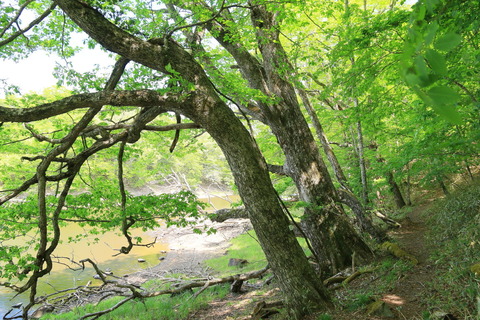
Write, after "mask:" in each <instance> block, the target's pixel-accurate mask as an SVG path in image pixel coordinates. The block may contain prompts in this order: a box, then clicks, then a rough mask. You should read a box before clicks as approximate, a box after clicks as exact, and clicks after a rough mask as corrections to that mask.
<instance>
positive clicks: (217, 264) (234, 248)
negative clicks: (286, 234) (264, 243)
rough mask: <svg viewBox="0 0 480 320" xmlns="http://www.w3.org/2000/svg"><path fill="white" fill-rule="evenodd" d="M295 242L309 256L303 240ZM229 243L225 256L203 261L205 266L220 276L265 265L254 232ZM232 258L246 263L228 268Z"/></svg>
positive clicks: (263, 255) (265, 260) (256, 268)
mask: <svg viewBox="0 0 480 320" xmlns="http://www.w3.org/2000/svg"><path fill="white" fill-rule="evenodd" d="M297 240H298V242H299V243H300V245H301V246H302V248H303V249H304V251H305V253H306V254H307V255H309V254H310V251H309V250H308V249H307V245H306V243H305V239H302V238H297ZM231 243H232V245H231V246H230V247H229V248H228V251H227V254H226V255H224V256H221V257H217V258H213V259H210V260H207V261H205V263H206V265H207V266H208V267H210V268H211V269H213V270H214V271H215V272H216V273H218V274H220V275H228V274H236V273H239V272H242V273H244V272H249V271H253V270H258V269H261V268H263V267H265V266H266V265H267V259H266V258H265V254H264V253H263V251H262V248H261V247H260V244H259V243H258V240H257V236H256V235H255V232H254V231H249V232H247V233H245V234H242V235H240V236H238V237H236V238H234V239H232V240H231ZM232 258H237V259H245V260H247V261H248V263H247V264H246V265H244V266H243V267H231V266H228V261H229V260H230V259H232Z"/></svg>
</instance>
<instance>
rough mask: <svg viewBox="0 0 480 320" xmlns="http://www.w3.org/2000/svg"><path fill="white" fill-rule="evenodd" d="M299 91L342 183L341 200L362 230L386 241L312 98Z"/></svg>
mask: <svg viewBox="0 0 480 320" xmlns="http://www.w3.org/2000/svg"><path fill="white" fill-rule="evenodd" d="M298 93H299V95H300V98H301V99H302V101H303V105H304V107H305V109H306V110H307V113H308V115H309V116H310V119H311V121H312V124H313V127H314V128H315V131H316V132H317V137H318V140H319V141H320V143H321V145H322V148H323V152H324V153H325V154H326V156H327V159H328V161H329V162H330V165H331V166H332V169H333V172H334V174H335V177H336V179H337V181H338V183H339V184H340V189H339V190H337V192H338V194H339V199H340V201H341V202H342V203H343V204H346V205H347V206H348V207H350V209H352V212H353V213H354V215H355V224H356V226H357V227H358V228H359V229H360V230H361V231H362V232H366V233H368V234H370V235H371V236H372V237H374V238H375V239H376V240H378V241H384V239H385V238H386V234H385V233H384V232H382V231H381V230H380V229H378V228H376V227H375V226H374V225H373V222H372V219H371V218H370V216H369V215H368V213H367V212H366V210H365V208H364V206H363V205H362V203H361V202H360V201H359V200H358V198H357V197H356V196H355V194H354V193H353V192H352V189H351V188H350V186H349V184H348V181H347V177H346V176H345V174H344V173H343V170H342V167H341V166H340V163H339V162H338V159H337V157H336V156H335V152H334V151H333V149H332V147H331V146H330V143H329V141H328V139H327V136H326V135H325V132H324V131H323V127H322V125H321V123H320V121H319V119H318V117H317V114H316V113H315V110H314V109H313V107H312V105H311V104H310V99H309V98H308V96H307V94H306V93H305V91H304V90H302V89H299V90H298Z"/></svg>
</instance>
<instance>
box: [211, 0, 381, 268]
mask: <svg viewBox="0 0 480 320" xmlns="http://www.w3.org/2000/svg"><path fill="white" fill-rule="evenodd" d="M252 4H253V6H252V7H251V20H252V23H253V25H254V27H255V29H256V37H257V44H258V47H259V49H260V52H261V54H262V57H263V59H262V61H261V62H260V61H259V60H257V58H255V57H254V56H253V55H251V54H250V53H249V52H248V50H247V49H245V48H244V47H243V46H242V44H241V43H240V42H238V41H235V42H232V41H231V39H237V37H236V36H235V35H233V34H232V33H233V32H235V31H232V29H231V28H230V27H229V26H228V25H227V24H222V22H213V21H212V22H210V23H208V24H207V28H208V29H209V30H210V32H211V34H212V35H213V36H214V37H215V38H216V39H217V41H218V42H219V43H220V44H221V45H222V46H223V47H224V48H225V49H226V50H227V51H228V52H229V53H230V54H231V55H232V56H233V58H234V59H235V60H236V62H237V64H238V67H239V70H240V72H241V74H242V76H243V77H244V78H245V79H246V80H247V81H248V83H249V86H250V87H251V88H253V89H257V90H260V91H261V92H262V93H263V94H265V95H266V96H268V97H271V100H273V101H275V102H271V103H268V102H266V101H265V99H262V100H258V101H257V105H258V107H259V109H260V111H261V113H262V115H263V119H265V122H266V124H267V125H268V126H269V127H270V128H271V130H272V132H273V134H274V135H275V136H276V137H277V140H278V142H279V145H280V146H281V148H282V150H283V153H284V154H285V158H286V161H285V165H284V169H285V171H286V174H287V175H289V176H290V177H292V179H293V180H294V182H295V184H296V186H297V189H298V191H299V197H300V199H301V200H302V201H304V202H306V203H308V204H309V206H308V207H307V208H305V217H306V223H305V224H304V226H305V228H306V231H307V232H306V233H307V236H309V237H310V240H311V242H312V245H313V248H314V251H315V254H316V255H317V256H318V257H322V258H321V260H322V262H321V263H320V267H321V270H322V271H323V272H324V273H325V274H330V273H332V272H333V271H335V270H338V269H341V268H344V267H346V266H348V265H350V262H351V259H352V255H353V252H356V253H357V257H358V261H361V260H367V259H369V258H371V257H372V252H371V251H370V250H369V248H368V246H367V245H366V244H365V242H364V241H363V240H362V239H361V238H360V237H359V235H358V234H357V233H356V232H355V230H354V229H353V228H352V226H351V225H350V223H349V221H348V220H347V217H346V215H345V213H344V211H343V209H342V208H341V206H339V205H338V203H337V202H338V197H337V195H336V192H335V189H334V186H333V183H332V181H331V179H330V176H329V174H328V171H327V168H326V167H325V164H324V162H323V160H322V159H321V157H320V154H319V150H318V148H317V146H316V142H315V140H314V138H313V135H312V133H311V131H310V128H309V127H308V124H307V122H306V120H305V118H304V116H303V114H302V113H301V110H300V106H299V104H298V100H297V97H296V92H295V88H294V87H293V85H292V84H291V82H290V81H289V78H290V77H291V74H292V66H291V65H290V63H289V61H288V59H287V54H286V52H285V51H284V49H283V47H282V45H281V43H280V39H279V25H278V21H277V19H276V18H277V17H276V14H275V13H272V12H269V11H267V9H266V7H265V6H264V5H262V4H257V3H252ZM222 18H224V19H225V20H227V21H230V22H233V20H232V18H231V16H230V15H229V14H227V13H225V14H224V15H223V16H222ZM336 233H339V234H336ZM340 233H341V234H340ZM345 239H352V241H350V242H346V241H344V240H345Z"/></svg>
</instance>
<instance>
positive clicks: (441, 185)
mask: <svg viewBox="0 0 480 320" xmlns="http://www.w3.org/2000/svg"><path fill="white" fill-rule="evenodd" d="M437 182H438V184H439V185H440V188H441V189H442V191H443V194H444V195H445V196H447V197H448V196H449V195H450V191H448V188H447V186H446V185H445V182H443V178H442V177H440V176H438V177H437Z"/></svg>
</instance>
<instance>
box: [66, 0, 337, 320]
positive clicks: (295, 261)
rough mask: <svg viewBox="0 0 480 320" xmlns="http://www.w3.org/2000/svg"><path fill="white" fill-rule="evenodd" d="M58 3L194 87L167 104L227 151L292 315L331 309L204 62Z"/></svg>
mask: <svg viewBox="0 0 480 320" xmlns="http://www.w3.org/2000/svg"><path fill="white" fill-rule="evenodd" d="M57 3H58V5H59V6H60V7H61V8H62V10H63V11H65V12H66V13H67V14H68V15H69V17H70V18H71V19H72V20H73V21H74V22H75V23H76V24H77V25H78V26H79V27H80V28H81V29H83V30H84V31H85V32H87V33H88V34H89V35H90V36H91V37H92V38H93V39H95V40H96V41H97V42H99V43H100V44H101V45H102V46H104V47H105V48H106V49H108V50H110V51H114V52H117V53H119V54H121V55H123V56H125V57H126V58H128V59H131V60H134V61H136V62H139V63H141V64H143V65H145V66H147V67H150V68H152V69H155V70H159V71H161V72H164V73H167V74H169V70H167V69H168V68H167V66H168V65H169V66H170V68H172V69H173V70H175V71H176V72H177V73H179V74H180V75H181V76H182V77H183V78H184V79H186V80H187V81H190V82H191V83H192V84H193V85H194V86H195V90H194V91H190V92H189V93H187V95H186V99H185V101H183V103H182V104H175V103H173V102H172V103H171V104H169V103H166V104H165V105H164V108H165V109H166V110H171V111H175V112H178V113H181V114H183V115H185V116H187V117H189V118H191V119H192V120H193V121H194V122H196V123H198V124H199V125H201V126H202V127H204V128H205V129H206V130H207V131H208V132H209V133H210V135H211V136H212V137H213V138H214V139H215V141H216V142H217V143H218V145H219V146H220V148H221V149H222V151H223V153H224V154H225V156H226V158H227V160H228V163H229V165H230V167H231V169H232V173H233V175H234V178H235V183H236V184H237V186H238V189H239V193H240V196H241V197H242V200H243V202H244V203H245V207H246V209H247V210H248V211H249V214H250V220H251V222H252V224H253V226H254V228H255V231H256V232H257V235H258V238H259V241H260V244H261V245H262V248H263V250H264V251H265V255H266V257H267V259H268V261H269V264H270V265H271V268H272V270H273V272H274V273H275V275H276V277H277V279H278V282H279V286H280V287H281V289H282V292H283V294H284V296H285V300H286V305H287V307H288V308H289V311H290V312H291V313H292V317H293V318H295V319H300V318H301V317H303V316H305V315H307V314H309V313H311V312H312V311H313V310H315V309H318V308H319V307H320V308H324V307H326V306H327V305H328V304H329V298H328V294H327V293H326V289H325V287H324V286H323V284H322V283H321V281H320V280H319V278H318V277H317V276H316V274H315V272H314V270H313V269H312V267H311V266H310V265H309V263H308V261H307V259H306V257H305V255H304V253H303V250H302V248H301V247H300V245H299V244H298V242H297V241H296V238H295V236H294V234H293V232H292V231H291V230H290V229H289V222H288V219H287V217H286V215H285V214H284V212H283V210H282V207H281V205H280V203H279V199H278V197H277V195H276V192H275V190H274V188H273V186H272V183H271V181H270V177H269V174H268V170H267V165H266V163H265V161H264V159H263V157H262V155H261V153H260V151H259V149H258V147H257V145H256V143H255V141H254V140H253V139H252V137H251V136H250V134H249V133H248V131H247V130H246V129H245V127H244V126H243V125H242V123H241V122H240V120H238V119H237V118H236V116H235V114H234V113H233V112H232V110H231V109H230V108H229V107H228V106H227V105H226V104H225V103H224V102H223V101H222V100H221V99H220V98H219V97H218V95H217V94H216V92H215V90H214V88H213V87H212V85H211V82H210V80H209V79H208V78H207V76H206V74H205V72H204V70H203V69H202V68H201V66H200V65H199V64H198V63H196V62H195V60H194V59H193V57H192V56H191V55H190V54H188V52H187V51H186V50H184V49H183V48H181V47H180V46H179V45H178V44H177V43H175V41H173V40H172V39H168V38H167V39H160V40H158V41H155V43H152V42H150V43H148V42H145V41H142V40H140V39H138V38H136V37H134V36H132V35H130V34H128V33H126V32H125V31H123V30H121V29H119V28H118V27H116V26H115V25H113V24H111V23H110V22H108V21H107V20H106V19H105V18H104V17H103V16H102V15H101V14H99V13H98V11H96V10H94V9H93V8H91V7H89V6H88V5H86V4H85V3H83V2H79V1H72V0H58V1H57ZM170 70H171V69H170Z"/></svg>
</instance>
